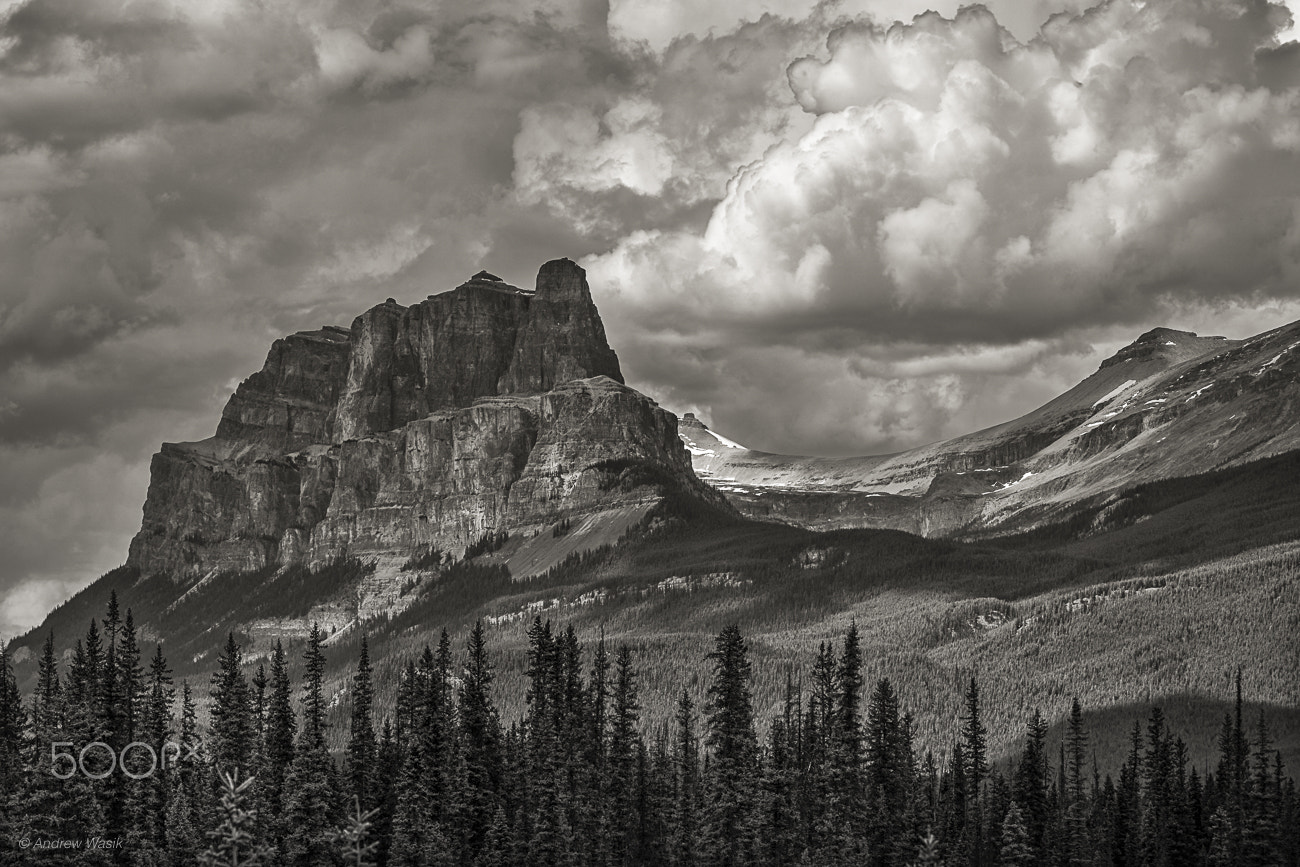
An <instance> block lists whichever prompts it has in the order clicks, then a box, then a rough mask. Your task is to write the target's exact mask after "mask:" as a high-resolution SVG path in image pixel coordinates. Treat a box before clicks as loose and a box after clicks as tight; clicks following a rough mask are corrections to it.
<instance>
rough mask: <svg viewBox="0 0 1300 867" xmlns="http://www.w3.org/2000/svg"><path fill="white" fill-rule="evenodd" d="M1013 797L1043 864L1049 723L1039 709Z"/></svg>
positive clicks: (1030, 726)
mask: <svg viewBox="0 0 1300 867" xmlns="http://www.w3.org/2000/svg"><path fill="white" fill-rule="evenodd" d="M1012 796H1013V797H1014V799H1015V801H1016V804H1017V806H1019V807H1020V811H1021V817H1022V818H1023V820H1024V823H1025V830H1026V832H1027V833H1028V835H1029V846H1030V848H1031V849H1032V850H1033V852H1034V855H1035V857H1037V858H1039V859H1040V860H1041V859H1042V857H1043V853H1044V845H1043V834H1044V833H1045V832H1046V830H1047V721H1046V720H1044V719H1043V715H1042V713H1040V712H1039V711H1038V710H1037V709H1035V710H1034V714H1033V716H1032V717H1030V718H1029V723H1028V726H1027V731H1026V735H1025V747H1024V750H1022V751H1021V753H1020V762H1019V764H1018V765H1017V766H1016V776H1015V782H1014V785H1013V787H1012Z"/></svg>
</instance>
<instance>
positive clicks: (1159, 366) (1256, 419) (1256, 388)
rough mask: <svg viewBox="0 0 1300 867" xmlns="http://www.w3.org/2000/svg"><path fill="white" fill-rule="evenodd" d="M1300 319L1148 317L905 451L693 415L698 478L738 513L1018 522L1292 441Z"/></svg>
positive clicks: (1296, 443) (830, 519)
mask: <svg viewBox="0 0 1300 867" xmlns="http://www.w3.org/2000/svg"><path fill="white" fill-rule="evenodd" d="M1297 347H1300V323H1293V324H1291V325H1288V326H1286V327H1283V328H1279V329H1276V330H1274V331H1270V332H1267V333H1264V334H1261V335H1258V336H1257V337H1253V338H1251V339H1249V340H1245V341H1234V340H1227V339H1225V338H1222V337H1199V336H1197V335H1195V334H1192V333H1190V332H1186V331H1174V330H1172V329H1168V328H1156V329H1153V330H1151V331H1148V332H1147V333H1145V334H1143V335H1142V336H1141V337H1139V338H1138V339H1137V340H1135V341H1134V342H1133V343H1131V344H1129V345H1128V346H1126V347H1124V348H1123V349H1121V350H1120V351H1119V352H1117V353H1116V354H1115V355H1114V356H1112V357H1111V358H1109V359H1107V360H1106V361H1105V362H1103V363H1102V365H1101V367H1100V368H1099V369H1098V370H1097V372H1096V373H1094V374H1092V375H1091V376H1089V377H1088V378H1087V379H1085V380H1083V381H1082V382H1080V383H1079V384H1078V385H1076V386H1075V387H1074V388H1072V389H1070V390H1069V391H1067V392H1065V393H1064V394H1062V395H1061V396H1060V397H1057V398H1056V399H1054V400H1052V401H1050V402H1049V403H1047V404H1045V405H1043V406H1041V407H1039V408H1038V409H1036V410H1034V411H1033V412H1030V413H1029V414H1027V415H1025V416H1022V417H1021V418H1018V419H1016V420H1014V421H1010V422H1006V423H1004V424H1001V425H997V426H996V427H991V428H988V429H987V430H983V431H979V432H977V433H972V434H967V435H964V436H960V437H956V438H955V439H951V440H947V441H944V442H939V443H933V444H931V445H927V446H922V447H920V448H915V449H911V450H908V451H905V452H902V453H900V454H894V455H881V456H870V457H855V458H811V457H797V456H790V455H774V454H767V453H764V452H755V451H751V450H749V449H746V448H744V447H743V446H740V445H739V444H737V443H734V442H732V441H731V440H728V439H726V438H725V437H722V436H720V435H718V434H715V433H714V432H713V431H710V430H709V429H708V428H707V427H706V426H705V425H703V424H702V423H700V422H699V421H698V420H697V419H695V418H694V416H690V415H688V416H687V417H686V418H685V419H684V420H683V423H682V425H681V437H682V440H683V442H684V443H685V445H686V446H687V448H688V449H689V450H690V452H691V455H692V461H693V463H694V466H695V470H696V472H697V473H698V474H699V475H700V477H701V478H703V479H705V480H707V481H708V482H709V483H710V484H712V485H714V486H715V487H717V488H718V489H719V490H721V491H723V492H724V493H725V494H726V495H727V496H728V498H729V499H730V500H731V502H732V503H733V504H734V505H736V507H737V508H739V509H740V511H741V512H743V513H744V514H746V515H749V516H752V517H758V518H766V519H775V520H780V521H783V522H786V523H791V524H794V525H797V526H804V527H809V528H814V529H834V528H848V527H878V528H888V529H901V530H907V531H910V532H914V533H919V534H921V535H926V536H953V535H987V534H990V533H1008V532H1018V531H1022V530H1025V529H1030V528H1033V527H1036V526H1039V525H1042V524H1044V523H1050V522H1056V521H1060V520H1064V519H1065V518H1066V517H1068V516H1069V515H1071V514H1074V513H1076V512H1078V511H1079V510H1081V509H1086V508H1091V507H1094V506H1096V505H1098V504H1099V503H1104V502H1105V500H1106V499H1107V498H1108V497H1113V496H1114V495H1115V494H1116V493H1117V492H1118V491H1120V490H1122V489H1124V488H1128V487H1131V486H1134V485H1139V484H1143V483H1148V482H1154V481H1159V480H1162V479H1171V478H1177V477H1181V476H1190V475H1195V474H1198V473H1204V472H1207V471H1210V470H1216V469H1222V468H1226V467H1234V466H1239V465H1241V464H1244V463H1247V462H1250V461H1253V460H1257V459H1260V458H1265V457H1269V456H1272V455H1277V454H1281V453H1283V452H1287V451H1290V450H1292V449H1296V448H1298V447H1300V413H1297V408H1298V404H1300V351H1297Z"/></svg>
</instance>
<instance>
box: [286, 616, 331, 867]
mask: <svg viewBox="0 0 1300 867" xmlns="http://www.w3.org/2000/svg"><path fill="white" fill-rule="evenodd" d="M323 641H324V636H323V635H322V634H321V630H320V625H319V624H316V623H313V624H312V627H311V633H310V635H309V637H308V639H307V648H306V651H305V652H304V653H303V663H304V672H303V684H302V728H301V730H300V731H299V734H298V744H297V748H296V749H295V750H294V757H293V763H292V765H290V768H289V776H288V779H287V780H286V783H285V788H286V798H285V819H286V821H287V832H286V834H285V838H284V855H285V862H286V863H287V864H290V865H293V867H315V865H318V864H327V863H329V862H330V861H331V859H332V858H333V851H334V850H333V846H332V844H331V843H330V841H329V832H330V831H331V830H332V829H333V828H334V827H335V826H336V825H337V824H338V821H339V819H341V817H342V810H341V804H340V803H339V799H338V798H337V797H335V793H336V792H337V791H338V787H337V779H336V777H337V774H336V772H335V769H334V762H333V760H332V759H331V758H330V754H329V750H328V749H327V748H326V745H325V728H326V725H327V723H326V719H325V711H326V708H325V655H324V653H322V652H321V643H322V642H323Z"/></svg>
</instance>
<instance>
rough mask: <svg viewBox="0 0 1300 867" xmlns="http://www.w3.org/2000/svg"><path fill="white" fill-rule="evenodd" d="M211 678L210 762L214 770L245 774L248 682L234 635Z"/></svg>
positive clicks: (249, 731)
mask: <svg viewBox="0 0 1300 867" xmlns="http://www.w3.org/2000/svg"><path fill="white" fill-rule="evenodd" d="M217 665H218V670H217V671H216V672H215V673H213V675H212V712H211V716H212V749H211V754H212V761H213V762H214V764H215V765H216V767H217V769H218V771H223V772H227V773H234V774H236V776H239V774H238V773H236V772H239V771H242V772H243V773H247V772H248V769H249V767H250V766H251V765H252V759H253V744H254V728H253V718H252V709H251V704H250V701H249V691H248V681H247V680H246V679H245V678H244V670H243V662H242V657H241V653H240V648H239V645H238V644H236V643H235V635H234V633H233V632H232V633H229V634H228V635H227V636H226V645H225V647H224V648H223V649H222V651H221V655H220V656H219V657H218V658H217Z"/></svg>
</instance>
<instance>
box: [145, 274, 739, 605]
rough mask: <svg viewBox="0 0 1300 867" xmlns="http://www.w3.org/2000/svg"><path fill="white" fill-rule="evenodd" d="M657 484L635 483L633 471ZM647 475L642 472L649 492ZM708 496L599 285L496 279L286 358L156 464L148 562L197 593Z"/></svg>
mask: <svg viewBox="0 0 1300 867" xmlns="http://www.w3.org/2000/svg"><path fill="white" fill-rule="evenodd" d="M629 467H637V468H640V470H641V471H642V472H641V474H640V475H639V476H636V478H639V479H641V480H642V481H644V480H646V479H653V480H654V483H653V484H650V483H636V484H632V485H628V484H626V483H617V484H616V483H615V481H617V480H620V479H621V480H622V482H626V480H627V478H629V476H628V474H627V472H626V471H627V469H628V468H629ZM634 475H635V474H634ZM664 484H670V485H674V486H678V487H680V488H684V489H687V490H691V491H695V492H696V493H698V494H699V495H700V496H701V497H704V498H706V499H711V500H716V501H720V498H717V496H716V495H714V494H712V493H711V492H710V491H709V490H708V489H707V488H705V487H704V486H703V485H702V484H701V483H700V482H699V481H698V480H697V479H696V478H695V475H694V472H693V471H692V469H691V464H690V458H689V456H688V454H687V452H686V450H685V448H684V447H683V446H682V444H681V442H680V441H679V439H678V436H677V419H676V417H675V416H673V415H672V414H671V413H669V412H667V411H665V410H663V409H661V408H660V407H659V406H658V405H657V404H656V403H655V402H654V401H652V400H650V399H649V398H647V397H645V396H644V395H642V394H640V393H638V392H636V391H635V390H633V389H631V388H629V387H628V386H626V385H624V384H623V381H622V374H621V372H620V370H619V365H618V358H617V356H616V355H615V354H614V351H613V350H612V349H610V347H609V344H608V342H607V341H606V338H605V331H604V326H603V325H602V323H601V320H600V315H599V313H598V312H597V310H596V306H595V304H594V303H593V301H592V298H591V291H590V289H589V287H588V285H587V281H586V275H585V273H584V272H583V270H582V269H581V268H579V267H578V266H577V265H575V264H574V263H573V262H570V261H568V260H567V259H561V260H557V261H554V262H548V263H547V264H546V265H544V266H543V267H542V269H541V271H540V273H539V274H538V277H537V285H536V289H535V290H522V289H519V288H516V287H514V286H511V285H509V284H507V283H505V282H503V281H502V280H500V279H499V278H497V277H495V276H493V275H491V274H487V273H486V272H484V273H480V274H478V275H475V277H473V278H471V279H470V280H469V281H468V282H466V283H464V284H462V285H461V286H459V287H457V288H456V289H453V290H451V291H449V292H444V293H442V294H438V295H431V296H429V298H428V299H427V300H425V301H422V302H420V303H418V304H415V305H412V306H410V307H405V306H402V305H401V304H398V303H396V302H395V301H393V300H392V299H390V300H388V301H387V302H385V303H383V304H380V305H378V306H376V307H374V308H372V309H370V310H368V311H366V312H365V313H363V314H362V315H360V316H358V317H357V318H356V320H354V321H353V323H352V326H351V328H347V329H344V328H338V327H332V326H331V327H326V328H323V329H321V330H319V331H310V332H302V333H299V334H294V335H291V336H289V337H286V338H284V339H282V340H277V341H276V342H275V343H274V344H273V345H272V347H271V351H270V353H269V354H268V355H267V359H266V363H265V365H264V366H263V367H262V370H260V371H259V372H257V373H255V374H253V375H252V376H250V377H249V378H248V379H246V380H244V382H242V383H241V384H240V385H239V387H238V388H237V389H236V391H235V393H234V395H233V396H232V397H231V398H230V401H229V403H228V404H227V405H226V408H225V411H224V412H223V413H222V417H221V422H220V424H219V425H218V427H217V431H216V435H215V436H213V437H211V438H209V439H207V440H203V441H201V442H195V443H167V444H164V445H163V447H162V449H161V450H160V451H159V452H158V454H156V455H155V456H154V458H153V462H152V465H151V480H150V485H149V493H148V496H147V498H146V501H145V505H144V520H143V522H142V525H141V528H140V532H139V533H138V534H137V535H136V536H135V538H134V540H133V541H132V543H131V550H130V557H129V560H128V564H129V565H131V566H135V567H138V568H139V569H140V570H141V572H142V573H144V574H155V573H165V574H169V575H172V576H173V577H174V578H176V579H178V580H190V579H193V578H196V577H202V576H205V575H212V574H218V573H221V572H227V571H248V570H253V569H261V568H264V567H267V566H270V565H274V564H284V565H287V564H291V563H305V564H307V565H309V566H317V565H320V564H323V563H325V562H328V561H330V560H333V559H335V558H338V557H340V556H343V555H351V556H364V555H391V556H397V557H406V556H409V555H411V554H413V553H417V552H420V551H423V550H427V549H429V548H438V549H441V550H445V551H453V552H454V551H456V550H458V549H464V548H465V547H466V546H468V545H469V544H471V543H473V542H474V541H475V540H477V539H479V538H481V537H482V536H484V535H485V534H488V533H499V532H501V531H503V530H505V531H508V532H509V533H511V534H512V535H523V536H527V535H529V534H536V533H539V532H541V531H542V530H544V529H547V528H549V527H550V526H551V525H553V524H554V523H556V522H558V521H560V520H562V519H564V518H570V519H571V518H573V517H577V516H584V515H591V514H593V513H598V512H601V511H602V510H611V509H619V508H623V507H626V506H627V505H628V504H629V503H631V502H639V503H640V502H652V501H654V500H655V499H656V498H657V496H658V494H657V492H658V491H659V490H662V487H663V485H664Z"/></svg>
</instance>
